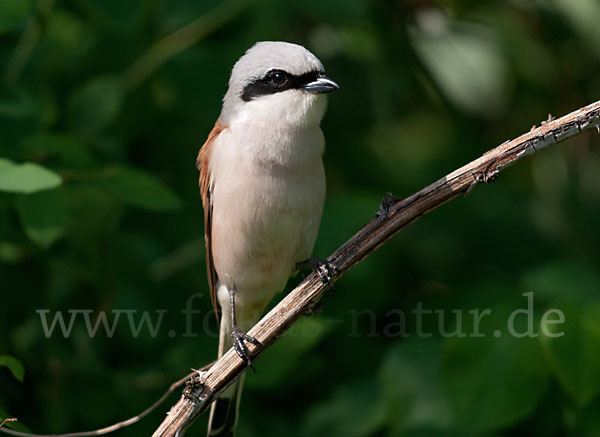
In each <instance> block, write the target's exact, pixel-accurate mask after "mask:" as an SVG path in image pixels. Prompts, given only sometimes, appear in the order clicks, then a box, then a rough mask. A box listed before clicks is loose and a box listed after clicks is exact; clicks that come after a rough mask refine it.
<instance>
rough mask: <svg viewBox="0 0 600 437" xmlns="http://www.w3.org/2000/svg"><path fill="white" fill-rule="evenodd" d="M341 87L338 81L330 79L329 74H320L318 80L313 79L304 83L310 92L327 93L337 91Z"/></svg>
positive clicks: (305, 88)
mask: <svg viewBox="0 0 600 437" xmlns="http://www.w3.org/2000/svg"><path fill="white" fill-rule="evenodd" d="M339 87H340V86H339V85H338V84H337V83H335V82H334V81H332V80H331V79H329V78H328V77H327V76H320V77H319V78H318V79H317V80H313V81H312V82H309V83H307V84H306V85H304V87H303V88H304V90H305V91H308V92H309V93H315V94H325V93H330V92H331V91H335V90H337V89H338V88H339Z"/></svg>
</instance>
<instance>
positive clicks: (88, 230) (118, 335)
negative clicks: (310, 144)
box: [0, 0, 600, 436]
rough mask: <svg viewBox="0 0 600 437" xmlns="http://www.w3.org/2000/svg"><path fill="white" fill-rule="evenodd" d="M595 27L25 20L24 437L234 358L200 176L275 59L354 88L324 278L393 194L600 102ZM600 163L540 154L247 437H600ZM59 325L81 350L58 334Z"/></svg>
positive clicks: (15, 212) (85, 0) (24, 14)
mask: <svg viewBox="0 0 600 437" xmlns="http://www.w3.org/2000/svg"><path fill="white" fill-rule="evenodd" d="M599 16H600V4H599V3H598V2H596V1H595V0H578V1H576V2H574V1H567V0H531V1H516V0H515V1H509V2H480V1H472V0H471V1H468V0H464V1H458V0H440V1H435V0H427V1H416V0H411V1H383V0H381V1H367V0H345V1H342V0H331V1H314V0H304V1H299V2H277V1H275V0H264V1H259V0H256V1H249V0H230V1H228V2H219V1H217V0H211V1H201V2H199V1H192V0H175V1H169V2H167V1H164V0H162V1H161V0H148V1H144V2H127V1H118V0H102V1H100V0H69V1H64V2H59V1H53V0H37V1H33V0H27V1H26V0H3V1H1V2H0V75H1V76H0V80H1V86H0V286H1V291H0V417H5V416H8V415H11V416H17V417H18V418H19V419H20V421H21V422H20V424H17V425H15V427H16V428H20V429H30V430H33V431H36V432H40V433H61V432H73V431H77V430H84V429H85V430H87V429H93V428H98V427H101V426H105V425H108V424H110V423H113V422H115V421H118V420H121V419H124V418H126V417H129V416H132V415H134V414H137V413H138V412H140V411H141V410H142V409H144V408H145V407H147V406H148V405H150V404H151V403H152V402H153V401H154V400H155V399H156V398H157V397H158V396H159V395H160V393H162V392H163V391H164V390H165V389H166V388H167V387H168V386H169V385H170V383H171V382H173V381H174V380H176V379H177V378H179V377H180V376H182V375H183V374H185V373H187V372H188V370H189V368H190V367H199V366H201V365H202V364H205V363H207V362H209V361H211V360H212V359H213V358H214V357H215V355H216V349H217V346H216V330H217V328H216V322H215V320H214V317H213V316H212V314H211V313H210V302H209V300H210V299H209V298H208V290H207V282H206V277H205V271H204V261H203V259H204V249H203V229H202V210H201V202H200V198H199V194H198V188H197V179H198V174H197V171H196V169H195V167H194V163H195V158H196V153H197V151H198V148H199V147H200V146H201V145H202V143H203V141H204V139H205V138H206V135H207V133H208V132H209V131H210V128H211V127H212V124H213V123H214V121H215V119H216V118H217V116H218V114H219V111H220V99H221V97H222V95H223V94H224V92H225V90H226V86H227V78H228V74H229V71H230V69H231V67H232V65H233V63H234V62H235V60H236V59H237V58H238V57H239V56H240V55H241V54H242V53H243V52H244V50H245V49H247V48H248V47H250V46H251V45H252V44H253V43H254V42H255V41H257V40H287V41H294V42H298V43H301V44H303V45H305V46H307V47H308V48H309V49H311V50H312V51H313V52H314V53H316V54H317V55H318V56H319V57H320V58H321V60H322V61H323V63H324V64H325V66H326V68H327V71H328V74H329V75H330V76H331V77H332V78H333V79H335V80H336V81H337V82H338V83H339V84H340V85H341V89H340V91H338V92H336V93H334V94H332V95H331V96H330V103H329V110H328V113H327V116H326V118H325V120H324V122H323V130H324V131H325V135H326V137H327V142H328V149H327V152H326V156H325V162H326V170H327V175H328V198H327V203H326V206H325V211H324V215H323V222H322V226H321V232H320V235H319V239H318V242H317V247H316V249H315V254H316V255H317V256H321V257H324V256H327V255H328V254H329V253H330V252H331V251H333V250H334V249H335V248H336V247H337V246H338V245H340V244H341V243H342V242H343V241H345V240H346V239H347V238H348V237H350V236H351V235H352V233H353V232H354V231H356V230H357V229H358V227H360V226H361V225H362V224H363V223H365V222H366V221H368V220H369V219H370V218H371V217H372V216H373V214H374V212H375V210H376V209H377V206H378V203H379V199H380V198H381V197H382V196H383V193H385V192H386V191H392V192H393V193H394V194H395V195H398V196H407V195H410V194H411V193H412V192H414V191H416V190H418V189H420V188H422V187H423V186H424V185H426V184H428V183H431V182H432V181H434V180H436V179H437V178H439V177H442V176H443V175H445V174H446V173H448V172H450V171H452V170H454V169H455V168H457V167H458V166H460V165H462V164H464V163H465V162H468V161H470V160H471V159H474V158H476V157H477V156H479V155H480V154H481V153H483V152H484V151H486V150H487V149H490V148H492V147H493V146H495V145H497V144H499V143H502V142H503V141H505V140H507V139H510V138H513V137H514V136H517V135H519V134H521V133H523V132H525V131H527V130H529V128H530V127H531V125H532V124H534V123H535V124H539V121H540V120H543V119H546V117H547V114H548V112H551V113H552V114H554V115H561V114H564V113H566V112H569V111H571V110H574V109H576V108H578V107H580V106H583V105H585V104H588V103H591V102H593V101H595V100H597V99H598V96H600V76H599V75H598V71H600V51H599V47H600V26H598V23H597V20H598V17H599ZM599 145H600V140H599V137H598V135H597V134H596V133H595V132H594V133H587V134H583V135H580V136H578V137H576V138H574V139H572V140H570V141H569V142H568V143H567V144H564V145H560V146H556V147H554V146H553V147H551V148H549V149H548V150H547V151H544V152H540V153H538V154H536V155H534V156H533V157H532V158H530V159H529V160H528V161H526V162H523V163H520V164H518V165H517V166H515V167H513V168H511V169H509V170H507V171H505V172H503V173H502V174H501V176H500V178H499V180H498V181H497V182H495V183H494V184H492V185H489V186H485V187H480V188H478V189H477V190H475V191H474V192H473V193H472V194H470V195H469V196H468V197H467V198H464V199H463V198H461V199H457V200H455V201H453V202H451V203H449V204H448V205H446V206H444V207H443V208H441V209H439V210H437V211H435V212H434V213H432V214H430V215H428V216H426V217H424V218H422V219H421V220H420V221H418V222H417V223H415V224H414V225H412V226H411V227H410V228H409V229H407V230H406V231H404V232H402V233H401V234H400V235H399V236H397V237H396V238H395V239H394V240H392V241H391V242H390V243H389V244H387V245H386V246H384V247H383V248H382V249H380V250H379V251H378V252H377V253H376V254H374V255H373V256H371V257H370V258H369V259H367V260H365V261H364V262H363V263H362V264H361V265H359V266H358V267H357V268H355V269H354V270H352V271H351V272H349V273H348V274H347V275H346V276H345V277H344V278H343V280H342V281H340V282H339V283H338V285H337V286H336V289H335V291H334V292H333V293H331V294H329V295H328V296H326V297H325V298H324V299H323V307H324V311H323V312H322V314H320V315H317V316H314V317H310V318H305V319H303V320H301V321H300V322H299V323H298V324H297V325H295V326H294V327H293V328H292V330H291V331H290V332H289V334H288V335H286V336H285V337H284V338H283V339H282V340H281V341H280V342H278V343H277V344H275V345H274V347H273V348H272V349H270V350H269V351H267V352H266V353H265V354H264V355H263V356H262V357H261V358H260V360H259V361H258V362H257V364H256V367H257V373H256V374H249V375H247V378H246V381H247V387H246V389H245V393H244V400H243V404H242V413H241V414H242V416H241V420H240V424H239V428H240V435H242V436H253V435H256V436H258V435H260V436H268V435H273V436H280V435H282V434H284V433H285V435H288V436H303V435H314V436H319V435H327V436H370V435H386V436H395V435H404V436H411V435H420V436H421V435H509V434H510V435H513V434H539V435H557V436H558V435H565V434H568V435H577V436H581V435H589V436H593V435H599V434H600V422H599V421H598V414H597V412H598V408H599V407H600V376H599V375H600V322H599V321H600V273H599V267H600V256H599V255H600V253H599V252H600V249H599V248H600V233H598V231H597V226H596V225H597V222H598V217H600V177H599V176H598V175H599V172H600V150H599V147H598V146H599ZM293 282H294V281H293ZM530 292H531V293H532V294H527V295H524V293H530ZM528 296H531V300H530V299H529V298H528ZM530 304H531V305H530ZM186 308H190V309H193V310H194V311H197V313H194V314H193V319H189V320H188V318H187V317H186V314H185V313H182V311H185V309H186ZM76 310H85V311H80V312H79V313H76V312H74V311H76ZM420 310H421V315H422V317H418V316H417V312H418V311H420ZM485 310H489V311H490V313H489V314H488V315H486V316H485V317H482V318H481V319H480V320H479V321H480V323H479V324H478V325H477V326H476V325H475V316H476V315H481V314H482V313H483V312H484V311H485ZM519 310H520V311H521V312H518V313H515V311H519ZM44 311H45V312H44ZM57 311H62V314H63V316H64V317H65V321H64V322H65V327H68V326H69V321H70V318H69V317H70V315H73V314H74V315H75V316H76V318H75V319H73V320H74V322H73V325H72V330H71V332H70V334H69V335H67V336H63V335H62V334H61V332H60V330H59V328H60V325H59V324H58V322H56V324H55V325H54V327H55V331H54V332H53V334H52V335H50V336H49V337H47V336H46V335H45V329H46V330H47V329H49V327H50V326H51V323H52V320H54V319H53V317H54V316H55V315H56V312H57ZM68 311H71V313H69V312H68ZM86 311H87V312H86ZM119 311H120V313H119ZM134 311H137V312H134ZM548 311H554V312H551V313H548ZM144 312H146V313H144ZM118 313H119V316H118V323H117V322H115V320H117V314H118ZM86 314H87V316H88V317H91V318H90V319H87V321H86V319H85V316H86ZM102 314H105V315H107V319H104V320H103V319H102V318H101V315H102ZM144 314H146V316H147V317H148V318H149V319H148V320H151V321H153V322H154V323H155V324H156V323H158V321H160V326H159V327H158V328H157V330H156V333H155V335H153V334H152V332H151V330H149V329H146V328H144V326H143V325H139V323H142V322H143V319H142V316H143V315H144ZM561 314H562V322H560V320H561V318H560V315H561ZM44 317H46V318H47V319H44ZM511 317H512V319H511ZM509 320H512V321H513V322H514V323H513V324H512V325H510V324H509ZM43 321H46V322H47V324H46V325H44V324H43V323H42V322H43ZM140 321H142V322H140ZM105 322H106V323H107V325H103V323H105ZM113 322H115V323H114V324H112V323H113ZM86 323H87V324H86ZM130 323H131V325H130ZM88 325H89V326H88ZM94 326H96V327H97V328H98V329H97V330H96V331H95V334H94V335H90V333H89V328H90V327H94ZM106 327H108V328H114V332H113V335H110V334H108V333H107V330H106V329H105V328H106ZM134 328H135V329H134ZM476 328H477V329H476ZM510 328H512V329H513V331H514V332H512V333H511V331H510ZM137 330H139V333H138V335H136V334H135V331H137ZM108 331H110V330H108ZM474 333H475V334H476V335H473V334H474ZM528 333H529V334H532V335H527V334H528ZM560 333H563V334H564V335H562V336H557V335H558V334H560ZM523 334H525V335H523ZM175 399H176V396H175V395H174V396H173V397H172V398H171V399H170V400H169V401H168V402H173V401H174V400H175ZM167 408H168V404H165V405H164V406H163V407H161V408H159V409H158V410H157V411H156V412H155V413H154V414H152V415H151V416H150V417H148V418H146V419H144V420H143V421H142V422H141V423H139V424H136V425H135V426H133V427H132V428H130V429H126V430H124V431H122V432H120V433H117V434H119V435H149V434H150V433H151V432H152V430H153V429H154V428H155V427H156V426H157V425H158V423H159V422H160V421H161V420H162V418H163V417H164V414H165V412H166V411H167ZM203 421H204V422H205V421H206V417H202V418H201V419H200V420H199V421H198V423H197V424H196V425H195V426H194V428H193V433H192V435H203V433H204V428H203V427H204V424H203V423H202V422H203ZM11 426H12V425H11Z"/></svg>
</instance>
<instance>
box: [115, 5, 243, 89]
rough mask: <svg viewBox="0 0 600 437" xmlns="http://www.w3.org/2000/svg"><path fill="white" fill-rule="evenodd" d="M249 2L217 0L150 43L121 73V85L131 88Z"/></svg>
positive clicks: (237, 12)
mask: <svg viewBox="0 0 600 437" xmlns="http://www.w3.org/2000/svg"><path fill="white" fill-rule="evenodd" d="M248 3H249V1H247V0H232V1H226V2H220V3H218V4H217V6H215V7H214V8H213V9H211V10H210V11H208V12H207V13H206V14H204V15H202V16H201V17H198V18H196V19H195V20H194V21H192V22H191V23H189V24H187V25H185V26H183V27H182V28H180V29H177V30H176V31H174V32H173V33H171V34H169V35H167V36H165V37H164V38H162V39H160V40H158V41H156V42H155V43H153V44H152V45H151V46H150V47H149V48H148V50H146V52H144V53H143V54H142V55H141V56H140V57H139V58H138V59H137V60H135V61H134V62H133V64H131V65H130V66H129V68H128V69H127V70H125V72H124V73H123V75H122V76H121V79H122V83H123V87H124V88H125V89H126V90H131V89H133V88H135V87H136V86H137V85H139V84H140V83H141V82H143V81H144V80H145V79H146V78H147V77H148V76H150V75H151V74H152V73H154V72H155V71H156V70H157V69H158V68H159V67H160V66H161V65H162V64H164V63H165V62H166V61H167V60H168V59H170V58H171V57H173V56H175V55H177V54H178V53H181V52H182V51H184V50H185V49H187V48H189V47H191V46H192V45H194V44H196V43H197V42H198V41H200V40H201V39H203V38H204V37H206V36H207V35H209V34H210V33H212V32H214V31H215V30H216V29H218V28H219V27H221V26H222V25H223V24H225V23H227V22H228V21H230V20H231V19H232V18H233V17H235V16H236V15H237V14H239V13H240V12H241V11H242V10H243V9H244V7H245V6H247V5H248Z"/></svg>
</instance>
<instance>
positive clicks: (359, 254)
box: [153, 101, 600, 437]
mask: <svg viewBox="0 0 600 437" xmlns="http://www.w3.org/2000/svg"><path fill="white" fill-rule="evenodd" d="M591 128H596V129H597V130H599V131H600V101H598V102H596V103H593V104H591V105H588V106H586V107H584V108H581V109H579V110H577V111H574V112H571V113H570V114H568V115H566V116H564V117H562V118H560V119H556V120H553V119H552V117H549V118H548V121H545V122H544V123H543V124H542V126H540V127H538V128H532V130H531V131H529V132H527V133H526V134H523V135H521V136H520V137H518V138H516V139H514V140H512V141H507V142H505V143H502V144H501V145H500V146H498V147H496V148H495V149H493V150H490V151H488V152H487V153H485V154H484V155H483V156H481V157H480V158H478V159H476V160H475V161H472V162H470V163H469V164H467V165H465V166H463V167H461V168H459V169H458V170H456V171H453V172H452V173H450V174H448V175H447V176H445V177H443V178H442V179H440V180H438V181H436V182H434V183H433V184H431V185H429V186H428V187H426V188H424V189H422V190H421V191H419V192H417V193H415V194H413V195H412V196H410V197H408V198H406V199H403V200H395V199H391V200H390V199H389V198H388V199H387V201H386V204H385V205H383V206H382V208H381V209H380V211H379V213H378V214H377V216H376V217H375V218H374V219H373V220H371V221H370V222H369V223H367V224H366V225H365V226H363V227H362V229H360V230H359V231H358V232H357V233H356V234H355V235H354V236H353V237H352V238H350V239H349V240H348V241H347V242H346V243H344V244H343V245H342V246H341V247H340V248H339V249H337V250H336V251H335V252H334V253H333V254H332V255H331V256H330V257H329V258H328V259H327V261H328V262H329V263H330V264H331V266H332V267H333V271H334V275H333V276H334V278H333V279H334V280H337V279H339V278H340V277H341V276H342V275H343V274H344V273H345V272H346V271H348V270H349V269H350V268H352V267H353V266H354V265H356V264H357V263H358V262H360V261H361V260H362V259H364V258H365V257H366V256H368V255H369V254H371V253H372V252H373V251H374V250H375V249H377V248H378V247H380V246H381V245H383V244H384V243H385V242H386V241H388V240H389V239H390V238H392V237H393V236H394V235H395V234H396V233H398V232H399V231H400V230H402V229H403V228H405V227H406V226H408V225H409V224H411V223H412V222H414V221H416V220H418V219H419V218H420V217H421V216H423V215H424V214H426V213H428V212H430V211H432V210H434V209H436V208H437V207H439V206H441V205H442V204H444V203H445V202H448V201H449V200H451V199H453V198H455V197H457V196H459V195H460V194H465V195H466V194H468V193H470V192H471V191H472V190H473V189H474V188H475V187H476V186H477V185H479V184H481V183H488V182H491V181H493V180H495V179H496V177H497V175H498V173H499V172H500V171H501V170H503V169H505V168H506V167H507V166H509V165H511V164H513V163H515V162H517V161H519V160H520V159H523V158H524V157H526V156H528V155H531V154H532V153H535V152H536V151H538V150H540V149H542V148H544V147H546V146H548V145H550V144H555V143H558V142H561V141H563V140H565V139H567V138H570V137H572V136H575V135H578V134H580V133H581V132H582V131H584V130H588V129H591ZM327 288H328V286H327V285H326V284H325V283H324V281H321V280H320V279H319V278H318V276H317V274H315V273H312V274H310V275H309V276H307V277H306V278H305V279H304V280H303V281H302V282H301V283H300V284H299V285H298V286H297V287H296V288H295V289H294V290H292V291H291V292H290V293H289V294H288V295H287V296H286V297H284V298H283V300H282V301H281V302H279V304H278V305H277V306H275V308H273V309H272V310H271V311H270V312H269V313H268V314H267V315H266V316H264V317H263V318H262V320H260V321H259V322H258V323H257V324H256V325H255V326H254V327H253V328H252V329H251V330H250V331H249V332H248V334H249V335H251V336H252V337H254V338H256V339H257V340H259V341H260V342H261V343H262V344H263V346H262V347H259V346H255V345H248V347H249V349H250V354H251V356H252V358H253V359H255V358H256V357H257V356H258V355H260V354H261V353H262V352H263V351H264V350H265V349H266V348H268V347H269V346H270V345H271V344H272V343H274V342H275V341H276V340H277V339H278V338H279V337H280V336H281V335H282V334H283V333H284V332H285V331H286V330H287V329H288V328H289V327H290V326H291V325H292V324H293V323H294V322H295V321H296V320H297V319H298V318H300V317H301V316H302V315H303V314H306V313H307V312H308V311H309V310H310V307H311V305H312V304H314V302H315V301H317V300H318V299H319V298H320V297H321V294H322V293H323V291H324V290H325V289H327ZM245 368H246V366H245V364H244V362H243V361H242V360H241V359H240V358H239V356H238V355H237V353H236V352H235V351H234V350H233V349H230V350H229V351H227V352H226V353H225V354H224V355H223V356H222V357H221V358H220V359H219V360H218V361H217V362H216V363H215V364H214V365H213V366H212V367H211V368H210V369H209V370H208V371H206V372H205V373H203V374H201V375H197V376H196V377H194V379H193V381H192V383H188V385H187V386H186V389H185V390H184V393H183V395H182V397H181V398H180V399H179V401H178V402H177V403H176V404H175V405H174V406H173V407H172V408H171V410H170V411H169V413H168V414H167V417H166V418H165V420H164V421H163V423H162V424H161V425H160V426H159V427H158V429H157V430H156V431H155V432H154V434H153V437H180V436H182V435H183V433H184V432H185V430H186V429H187V427H189V426H190V425H191V424H192V422H193V421H194V420H195V419H196V418H197V417H198V415H199V414H200V413H202V412H203V411H205V410H206V409H207V408H208V407H209V405H210V404H211V402H212V401H214V400H215V399H216V397H217V396H218V395H219V393H221V392H222V391H223V390H224V389H225V388H227V387H228V386H229V385H230V384H231V383H232V382H233V381H234V380H235V378H237V377H238V376H239V375H240V374H241V373H242V372H243V371H244V370H245Z"/></svg>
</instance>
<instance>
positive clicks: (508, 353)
mask: <svg viewBox="0 0 600 437" xmlns="http://www.w3.org/2000/svg"><path fill="white" fill-rule="evenodd" d="M526 307H527V303H524V302H522V301H514V303H511V304H509V302H506V303H503V304H500V305H497V306H495V307H493V310H492V311H491V314H489V315H488V316H486V317H485V318H482V319H481V324H480V329H479V332H480V334H482V335H483V337H472V336H467V337H453V338H449V339H447V340H446V345H445V350H444V358H443V361H442V383H443V385H444V387H445V389H446V392H447V394H448V397H449V401H450V405H451V408H452V410H453V413H454V418H455V421H456V425H457V426H458V427H460V428H461V429H463V430H464V431H466V432H469V433H486V432H492V431H494V430H497V429H500V428H503V427H506V426H510V425H512V424H514V423H517V422H518V421H519V420H522V419H523V418H525V417H527V416H528V415H530V414H531V413H532V412H533V411H534V409H535V407H536V405H537V403H538V400H539V399H540V397H541V396H542V394H543V393H544V391H545V390H546V387H547V384H548V381H549V374H548V370H547V368H546V365H545V361H544V357H543V354H542V351H541V347H540V345H539V342H538V341H537V338H535V337H529V336H527V337H517V336H515V335H513V334H512V333H511V332H510V330H507V329H506V328H507V326H508V322H509V320H510V316H511V314H514V312H515V311H517V310H519V309H524V308H526ZM518 315H519V317H516V316H515V317H514V319H513V322H514V324H513V325H511V326H512V327H513V328H514V331H513V332H517V333H519V334H521V333H524V332H527V331H528V329H529V328H528V327H529V322H528V320H529V317H526V315H525V314H521V313H519V314H518ZM507 331H508V332H507ZM534 335H535V333H534Z"/></svg>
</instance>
